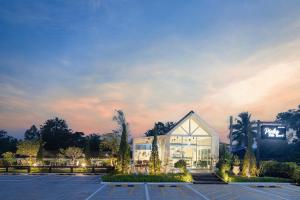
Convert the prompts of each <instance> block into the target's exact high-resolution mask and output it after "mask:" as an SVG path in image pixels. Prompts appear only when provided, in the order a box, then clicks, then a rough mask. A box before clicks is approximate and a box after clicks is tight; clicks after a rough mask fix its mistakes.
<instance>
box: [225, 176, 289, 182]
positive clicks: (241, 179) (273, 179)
mask: <svg viewBox="0 0 300 200" xmlns="http://www.w3.org/2000/svg"><path fill="white" fill-rule="evenodd" d="M228 181H229V182H276V183H291V182H293V180H292V179H289V178H278V177H269V176H264V177H249V178H248V177H242V176H229V177H228Z"/></svg>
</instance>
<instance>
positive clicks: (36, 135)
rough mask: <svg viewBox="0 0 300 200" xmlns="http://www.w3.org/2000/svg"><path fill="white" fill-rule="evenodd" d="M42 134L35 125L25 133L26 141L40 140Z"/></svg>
mask: <svg viewBox="0 0 300 200" xmlns="http://www.w3.org/2000/svg"><path fill="white" fill-rule="evenodd" d="M40 136H41V135H40V132H39V130H38V128H37V127H36V126H35V125H32V126H31V127H30V128H29V129H27V130H26V131H25V133H24V139H25V140H39V139H40Z"/></svg>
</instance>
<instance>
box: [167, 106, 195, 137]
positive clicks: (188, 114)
mask: <svg viewBox="0 0 300 200" xmlns="http://www.w3.org/2000/svg"><path fill="white" fill-rule="evenodd" d="M194 113H195V112H194V111H193V110H191V111H190V112H188V113H187V114H186V115H185V116H184V117H182V118H181V119H180V120H179V121H178V122H176V123H175V124H174V126H173V127H172V128H171V129H170V130H169V131H168V132H167V133H166V135H167V134H168V133H169V132H170V131H172V130H173V129H174V128H175V127H176V126H177V125H178V124H180V123H181V122H182V121H184V120H185V119H186V118H187V117H188V116H190V115H191V114H194Z"/></svg>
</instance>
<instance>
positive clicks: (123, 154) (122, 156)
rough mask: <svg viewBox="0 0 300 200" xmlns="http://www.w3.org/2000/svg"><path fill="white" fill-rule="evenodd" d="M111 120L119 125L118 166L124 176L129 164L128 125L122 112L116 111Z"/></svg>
mask: <svg viewBox="0 0 300 200" xmlns="http://www.w3.org/2000/svg"><path fill="white" fill-rule="evenodd" d="M116 112H117V113H116V115H115V116H114V117H113V120H114V121H116V122H117V123H118V125H119V128H120V130H121V131H122V134H121V141H120V146H119V152H118V164H119V166H120V169H121V172H122V173H123V174H124V173H125V172H127V170H128V167H129V162H130V148H129V144H128V123H127V122H126V119H125V115H124V113H123V111H122V110H117V111H116Z"/></svg>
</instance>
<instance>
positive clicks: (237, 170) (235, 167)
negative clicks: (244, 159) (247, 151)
mask: <svg viewBox="0 0 300 200" xmlns="http://www.w3.org/2000/svg"><path fill="white" fill-rule="evenodd" d="M240 164H241V161H240V159H239V157H238V156H237V155H235V156H233V162H232V173H233V174H234V175H238V174H239V173H240Z"/></svg>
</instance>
